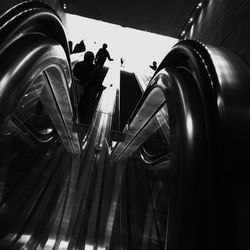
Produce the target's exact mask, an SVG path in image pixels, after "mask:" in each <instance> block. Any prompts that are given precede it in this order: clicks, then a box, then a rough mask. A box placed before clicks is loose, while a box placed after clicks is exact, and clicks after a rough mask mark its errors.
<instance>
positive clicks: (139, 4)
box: [66, 0, 198, 38]
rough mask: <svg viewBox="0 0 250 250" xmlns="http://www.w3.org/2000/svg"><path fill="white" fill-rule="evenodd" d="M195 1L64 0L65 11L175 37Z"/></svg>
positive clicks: (186, 19) (196, 2) (195, 3)
mask: <svg viewBox="0 0 250 250" xmlns="http://www.w3.org/2000/svg"><path fill="white" fill-rule="evenodd" d="M197 4H198V1H197V0H151V1H149V0H66V5H67V10H66V12H67V13H70V14H76V15H80V16H83V17H87V18H93V19H96V20H102V21H105V22H110V23H113V24H119V25H121V26H124V27H130V28H135V29H140V30H144V31H149V32H153V33H157V34H162V35H167V36H171V37H174V38H177V37H178V36H179V34H180V33H181V29H182V27H183V26H184V24H185V23H186V22H187V21H188V18H189V16H190V14H191V13H192V11H193V9H194V8H195V6H196V5H197Z"/></svg>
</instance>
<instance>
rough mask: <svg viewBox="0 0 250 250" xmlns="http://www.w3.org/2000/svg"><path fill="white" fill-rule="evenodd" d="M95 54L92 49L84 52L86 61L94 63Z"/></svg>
mask: <svg viewBox="0 0 250 250" xmlns="http://www.w3.org/2000/svg"><path fill="white" fill-rule="evenodd" d="M94 58H95V55H94V53H93V52H92V51H86V52H85V54H84V61H85V62H90V63H93V61H94Z"/></svg>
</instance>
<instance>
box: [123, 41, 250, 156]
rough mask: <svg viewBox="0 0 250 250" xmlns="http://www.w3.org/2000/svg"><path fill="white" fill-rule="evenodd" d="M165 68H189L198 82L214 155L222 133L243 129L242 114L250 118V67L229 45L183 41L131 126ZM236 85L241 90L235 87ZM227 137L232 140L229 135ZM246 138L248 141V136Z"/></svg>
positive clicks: (164, 64) (159, 71)
mask: <svg viewBox="0 0 250 250" xmlns="http://www.w3.org/2000/svg"><path fill="white" fill-rule="evenodd" d="M165 68H167V69H172V68H175V69H176V70H180V69H185V70H186V71H187V72H188V73H189V74H190V75H191V76H192V78H193V79H194V80H195V81H194V85H195V86H196V88H197V89H198V92H199V94H198V95H199V98H200V100H201V107H202V113H203V117H204V126H205V134H206V138H207V142H206V143H207V150H209V151H210V154H211V157H212V155H213V154H216V150H217V148H218V142H217V139H218V135H220V136H221V134H223V135H225V132H226V131H227V132H226V133H227V136H230V135H229V134H231V133H233V127H235V128H238V129H239V130H240V131H241V132H242V130H241V129H240V126H241V125H239V124H240V123H239V122H238V118H239V115H240V116H241V119H242V121H244V123H246V122H247V123H248V122H249V121H248V116H247V111H246V110H247V107H248V106H249V103H248V102H249V101H248V98H247V93H248V92H249V84H248V83H247V79H248V77H249V68H248V67H247V66H246V65H245V64H244V62H243V61H241V59H240V58H238V57H237V55H234V54H233V53H231V52H230V51H228V50H226V49H225V48H215V47H213V46H206V47H205V46H204V45H203V44H201V43H199V42H197V41H192V40H185V41H181V42H179V43H177V44H176V45H175V46H174V47H173V49H172V50H171V51H170V52H169V53H168V54H167V56H166V57H165V58H164V59H163V61H162V63H161V64H160V65H159V67H158V69H157V70H156V72H155V74H154V76H153V78H152V80H151V82H150V83H149V87H148V88H147V89H146V91H145V93H144V95H143V96H142V98H141V99H140V101H139V103H138V105H137V107H136V109H135V110H134V112H133V114H132V115H131V117H130V119H129V121H128V125H127V127H128V128H129V127H130V126H131V124H132V121H133V120H134V119H136V116H138V112H139V110H140V109H141V107H142V106H143V103H144V102H145V100H146V99H147V97H148V96H149V93H150V92H151V91H152V89H153V88H155V86H156V83H155V82H156V81H158V80H156V79H157V78H159V74H162V70H163V69H165ZM160 85H161V86H162V81H160ZM236 89H237V91H235V90H236ZM243 89H244V90H243ZM242 97H243V98H242ZM231 101H233V103H232V102H231ZM233 105H235V106H234V107H236V108H237V110H239V113H238V114H237V115H236V113H235V109H234V108H233V107H232V106H233ZM240 110H241V111H240ZM233 111H234V112H233ZM242 111H244V112H242ZM142 116H143V115H142ZM241 124H242V123H241ZM229 130H231V132H230V131H229ZM246 132H247V131H246V130H245V131H244V132H242V134H241V135H240V137H241V138H243V137H244V136H243V134H244V133H246ZM233 137H234V140H235V141H236V142H237V141H239V138H237V137H238V135H235V134H234V136H233ZM245 138H246V137H245ZM224 139H226V141H228V139H227V138H226V137H225V138H224ZM224 139H221V140H220V143H221V146H220V148H223V146H222V145H224V144H226V143H225V142H224V143H223V140H224ZM244 141H245V143H246V145H247V141H246V139H245V140H244ZM242 145H243V144H242ZM243 147H244V146H242V148H243ZM227 148H228V147H227ZM242 148H241V150H242ZM212 152H213V153H212Z"/></svg>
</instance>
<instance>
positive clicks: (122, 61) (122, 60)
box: [120, 57, 124, 67]
mask: <svg viewBox="0 0 250 250" xmlns="http://www.w3.org/2000/svg"><path fill="white" fill-rule="evenodd" d="M120 62H121V67H123V63H124V59H123V58H122V57H121V59H120Z"/></svg>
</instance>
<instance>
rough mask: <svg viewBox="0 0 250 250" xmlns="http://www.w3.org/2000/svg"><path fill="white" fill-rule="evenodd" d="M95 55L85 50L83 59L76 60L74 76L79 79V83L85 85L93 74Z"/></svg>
mask: <svg viewBox="0 0 250 250" xmlns="http://www.w3.org/2000/svg"><path fill="white" fill-rule="evenodd" d="M94 58H95V55H94V53H93V52H92V51H86V52H85V54H84V58H83V61H80V62H77V63H76V65H75V67H74V69H73V74H74V76H75V77H76V78H77V79H79V80H80V82H81V85H82V86H83V87H85V86H86V85H87V83H88V81H89V80H90V78H91V77H92V75H93V74H94V71H95V64H94Z"/></svg>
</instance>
